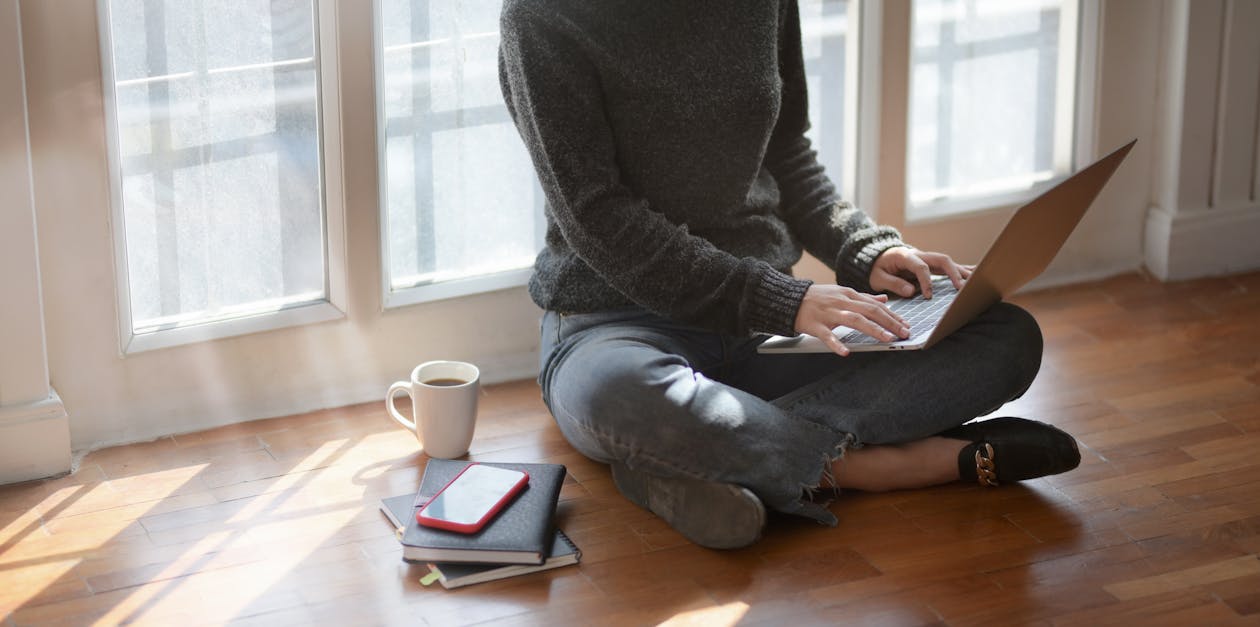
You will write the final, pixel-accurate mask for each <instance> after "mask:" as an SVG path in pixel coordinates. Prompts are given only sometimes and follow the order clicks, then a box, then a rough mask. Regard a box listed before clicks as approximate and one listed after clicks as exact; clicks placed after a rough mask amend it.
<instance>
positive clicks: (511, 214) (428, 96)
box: [376, 0, 543, 305]
mask: <svg viewBox="0 0 1260 627" xmlns="http://www.w3.org/2000/svg"><path fill="white" fill-rule="evenodd" d="M500 8H501V0H476V1H465V2H440V1H434V2H429V1H428V0H380V2H379V3H378V10H379V15H378V16H377V20H378V22H377V44H376V46H377V55H378V57H377V68H378V85H379V90H380V93H379V98H378V103H379V104H378V107H379V115H378V119H379V120H380V128H379V129H378V137H379V145H380V147H381V153H380V159H381V167H380V176H381V198H382V205H383V207H385V211H384V219H383V220H382V242H383V249H384V251H385V253H384V257H385V259H384V266H385V269H386V272H385V273H384V274H385V286H384V289H385V293H386V304H387V305H396V304H407V303H414V302H418V301H422V300H431V299H435V298H445V297H450V296H457V295H461V294H467V293H471V292H477V291H485V290H488V289H495V288H499V287H508V286H512V285H520V284H522V283H524V281H525V280H526V278H527V277H528V276H529V268H530V267H531V266H532V265H533V262H534V256H535V254H536V253H537V251H538V249H539V245H540V243H541V241H542V236H543V230H542V218H541V216H542V206H543V194H542V191H541V189H539V188H538V187H537V184H536V183H535V175H534V169H533V165H532V163H531V161H530V159H529V155H528V153H527V152H526V151H525V147H524V145H523V144H522V142H521V140H520V137H519V136H518V135H517V132H516V127H515V126H514V125H513V124H512V120H511V118H510V117H509V115H508V112H507V108H506V107H505V106H504V104H503V97H502V95H501V93H500V89H499V74H498V49H499V32H498V28H499V12H500Z"/></svg>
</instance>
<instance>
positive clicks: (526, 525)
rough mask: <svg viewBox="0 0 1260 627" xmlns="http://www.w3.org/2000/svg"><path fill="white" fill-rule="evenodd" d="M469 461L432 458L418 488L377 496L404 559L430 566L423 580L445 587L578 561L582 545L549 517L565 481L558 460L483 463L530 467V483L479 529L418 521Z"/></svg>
mask: <svg viewBox="0 0 1260 627" xmlns="http://www.w3.org/2000/svg"><path fill="white" fill-rule="evenodd" d="M468 464H469V462H463V461H455V460H447V459H431V460H429V463H428V465H427V466H426V467H425V469H424V478H423V479H421V481H420V490H419V492H417V493H416V494H415V495H411V494H406V495H403V496H395V497H392V498H388V499H383V500H382V501H381V512H382V513H383V514H385V516H386V518H388V519H389V521H390V522H391V523H392V524H393V525H394V527H395V528H396V529H397V532H398V539H399V541H400V542H401V543H402V546H403V561H406V562H413V563H420V564H426V565H427V566H428V568H429V574H428V575H426V576H425V577H424V578H422V579H421V582H422V583H424V584H425V585H429V584H431V583H433V582H434V581H437V582H440V583H441V584H442V585H443V586H444V587H446V588H458V587H460V586H467V585H470V584H474V583H482V582H485V581H493V580H495V579H503V578H505V577H514V576H516V575H523V574H526V573H532V572H537V571H540V570H548V569H551V568H557V567H560V566H565V565H568V564H575V563H577V561H578V560H579V559H580V558H581V555H582V553H581V551H579V550H578V548H577V547H576V546H574V545H573V542H572V541H570V540H569V538H568V537H567V536H565V535H564V532H562V531H560V530H559V529H557V528H556V527H555V526H554V524H553V520H552V519H553V518H554V517H555V512H556V502H557V501H558V500H559V498H560V484H561V483H563V482H564V474H565V468H564V466H561V465H559V464H499V463H486V464H485V465H487V466H497V467H499V468H509V469H512V470H521V471H524V472H526V473H528V474H529V487H528V488H526V489H525V490H524V491H523V492H521V494H520V495H519V496H517V497H516V498H515V499H513V501H512V502H511V503H509V504H508V506H507V507H505V508H504V509H503V511H501V512H499V513H498V515H496V516H495V517H494V519H493V520H491V521H490V522H489V523H487V524H486V526H485V527H483V528H482V529H481V531H479V532H477V533H473V534H464V533H457V532H454V531H445V530H441V529H433V528H430V527H422V526H420V525H419V524H417V523H416V516H415V513H416V510H417V509H419V508H420V507H421V506H423V505H424V504H425V503H427V502H428V501H429V499H431V498H433V497H434V495H436V494H437V492H438V490H441V489H442V487H443V486H445V485H446V484H447V483H449V482H450V481H451V480H452V479H454V478H455V476H456V475H458V474H459V472H460V471H461V470H463V469H464V467H466V466H467V465H468Z"/></svg>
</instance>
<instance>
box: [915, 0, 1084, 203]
mask: <svg viewBox="0 0 1260 627" xmlns="http://www.w3.org/2000/svg"><path fill="white" fill-rule="evenodd" d="M911 20H912V24H911V33H912V37H911V39H912V41H911V46H912V48H911V75H910V103H909V111H910V121H909V156H908V162H907V186H908V190H909V208H908V213H909V215H910V216H911V217H916V216H928V215H934V214H940V213H948V212H950V211H951V210H957V209H965V208H967V206H968V204H967V203H966V202H965V200H966V199H968V198H971V199H974V198H977V197H992V196H993V195H995V194H1001V193H1010V192H1019V191H1026V190H1028V189H1030V188H1031V187H1032V186H1033V185H1035V184H1036V183H1039V182H1042V181H1046V180H1048V179H1051V178H1053V177H1055V176H1059V175H1063V174H1066V173H1067V171H1068V170H1069V169H1070V167H1071V151H1072V134H1073V112H1074V106H1073V105H1074V100H1075V89H1074V85H1075V77H1076V54H1075V53H1076V46H1077V42H1076V30H1077V24H1076V21H1077V18H1076V1H1075V0H915V1H914V3H913V9H912V18H911ZM959 200H963V201H964V202H957V201H959ZM951 201H954V202H951Z"/></svg>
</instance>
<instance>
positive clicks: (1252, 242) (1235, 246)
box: [1145, 207, 1260, 281]
mask: <svg viewBox="0 0 1260 627" xmlns="http://www.w3.org/2000/svg"><path fill="white" fill-rule="evenodd" d="M1257 240H1260V207H1241V208H1238V209H1205V210H1195V211H1176V212H1173V211H1169V210H1167V209H1165V208H1163V207H1151V209H1150V211H1149V212H1148V213H1147V214H1146V241H1145V244H1146V245H1145V258H1146V267H1147V269H1149V270H1150V271H1151V274H1153V275H1155V276H1156V277H1159V279H1160V280H1163V281H1180V280H1184V279H1194V278H1199V277H1205V276H1217V275H1222V274H1230V273H1234V272H1242V271H1245V270H1253V269H1255V268H1260V245H1258V244H1257Z"/></svg>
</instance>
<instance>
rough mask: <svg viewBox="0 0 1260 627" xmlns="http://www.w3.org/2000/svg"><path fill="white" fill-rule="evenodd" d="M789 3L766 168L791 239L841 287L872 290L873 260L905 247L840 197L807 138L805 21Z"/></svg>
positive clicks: (781, 32) (784, 18)
mask: <svg viewBox="0 0 1260 627" xmlns="http://www.w3.org/2000/svg"><path fill="white" fill-rule="evenodd" d="M785 5H786V6H785V9H784V14H783V15H782V22H781V23H780V25H779V74H780V77H781V78H782V80H783V104H782V106H781V108H780V110H779V119H778V122H777V123H776V125H775V128H774V133H773V134H772V135H771V138H770V145H769V146H768V148H767V150H766V168H767V169H768V170H769V171H770V173H771V175H773V176H774V178H775V180H776V181H777V182H778V184H779V190H780V193H781V196H782V200H781V205H780V213H781V215H782V216H783V219H784V221H785V222H787V223H788V227H789V228H790V229H791V230H792V235H793V236H794V237H796V239H798V240H800V242H801V244H803V245H804V247H805V249H806V250H808V251H809V252H810V254H812V255H814V256H815V257H818V259H819V260H821V261H822V262H823V263H825V264H827V265H828V266H829V267H831V269H832V270H834V271H835V272H836V282H837V283H839V284H841V285H847V286H849V287H852V288H854V289H857V290H861V291H864V292H869V291H871V286H870V276H871V266H872V265H873V264H874V263H875V259H876V258H877V257H879V256H880V254H882V253H883V252H884V251H885V250H888V249H889V248H892V247H894V246H903V245H904V244H903V243H902V241H901V235H900V234H899V233H897V231H896V230H895V229H893V228H892V227H887V226H879V225H877V224H875V223H874V222H873V221H872V220H871V218H870V216H868V215H866V213H865V212H864V211H862V210H861V209H859V208H857V207H855V206H853V205H852V204H850V203H848V202H847V201H844V200H841V199H840V196H839V194H838V193H837V192H836V189H835V186H834V185H833V184H832V182H831V180H830V179H829V178H828V177H827V174H826V172H825V171H824V170H823V167H822V165H821V164H819V163H818V157H817V154H816V153H815V152H814V150H813V148H812V147H811V146H810V142H809V139H808V138H806V137H805V131H807V130H809V98H808V97H807V95H806V83H805V61H804V58H803V56H802V53H801V20H800V15H799V11H798V9H797V3H796V1H795V0H789V1H788V2H785Z"/></svg>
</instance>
